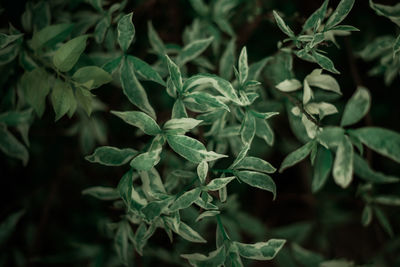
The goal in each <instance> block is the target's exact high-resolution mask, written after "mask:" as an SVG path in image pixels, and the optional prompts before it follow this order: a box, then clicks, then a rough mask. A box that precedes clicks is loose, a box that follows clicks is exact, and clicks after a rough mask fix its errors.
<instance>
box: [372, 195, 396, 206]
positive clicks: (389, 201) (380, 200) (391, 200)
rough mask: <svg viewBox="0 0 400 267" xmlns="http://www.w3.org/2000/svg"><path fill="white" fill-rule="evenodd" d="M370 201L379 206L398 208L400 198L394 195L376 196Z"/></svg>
mask: <svg viewBox="0 0 400 267" xmlns="http://www.w3.org/2000/svg"><path fill="white" fill-rule="evenodd" d="M372 201H373V202H374V203H377V204H381V205H389V206H400V197H398V196H396V195H378V196H375V197H373V199H372Z"/></svg>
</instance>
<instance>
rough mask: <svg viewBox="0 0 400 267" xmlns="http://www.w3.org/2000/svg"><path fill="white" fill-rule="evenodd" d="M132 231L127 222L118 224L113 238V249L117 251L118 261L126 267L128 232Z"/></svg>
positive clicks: (127, 260)
mask: <svg viewBox="0 0 400 267" xmlns="http://www.w3.org/2000/svg"><path fill="white" fill-rule="evenodd" d="M130 231H132V229H131V227H130V225H129V223H128V222H127V221H122V222H120V223H119V224H118V228H117V232H116V234H115V236H114V247H115V250H116V251H117V254H118V258H119V260H120V261H121V262H122V263H123V264H124V265H126V266H128V262H129V254H130V253H129V240H128V237H129V232H130Z"/></svg>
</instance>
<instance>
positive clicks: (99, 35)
mask: <svg viewBox="0 0 400 267" xmlns="http://www.w3.org/2000/svg"><path fill="white" fill-rule="evenodd" d="M110 25H111V18H110V17H109V16H107V15H106V16H104V17H103V18H102V19H101V20H100V21H99V22H98V23H97V25H96V27H95V28H94V39H95V40H96V43H98V44H100V43H102V42H103V41H104V37H105V36H106V33H107V30H108V28H109V27H110Z"/></svg>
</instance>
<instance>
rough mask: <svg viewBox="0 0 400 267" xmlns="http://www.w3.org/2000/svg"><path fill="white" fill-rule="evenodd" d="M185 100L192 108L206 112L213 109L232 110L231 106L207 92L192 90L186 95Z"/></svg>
mask: <svg viewBox="0 0 400 267" xmlns="http://www.w3.org/2000/svg"><path fill="white" fill-rule="evenodd" d="M184 102H185V104H186V105H187V106H188V108H189V109H191V110H192V109H197V110H201V111H203V112H206V111H210V110H211V109H225V110H226V111H230V110H229V107H228V106H227V105H226V104H225V103H224V102H223V101H221V100H220V99H219V98H218V97H216V96H214V95H211V94H209V93H206V92H197V91H195V92H191V93H190V94H187V95H186V96H185V98H184Z"/></svg>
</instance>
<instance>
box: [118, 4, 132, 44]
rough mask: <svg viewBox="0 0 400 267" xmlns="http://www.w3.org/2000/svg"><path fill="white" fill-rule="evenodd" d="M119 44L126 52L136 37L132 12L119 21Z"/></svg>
mask: <svg viewBox="0 0 400 267" xmlns="http://www.w3.org/2000/svg"><path fill="white" fill-rule="evenodd" d="M117 30H118V44H119V46H120V47H121V49H122V51H124V52H126V51H127V50H128V48H129V46H130V45H131V43H132V41H133V38H134V37H135V27H134V26H133V23H132V12H131V13H129V14H127V15H125V16H123V17H122V18H121V19H120V20H119V21H118V26H117Z"/></svg>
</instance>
